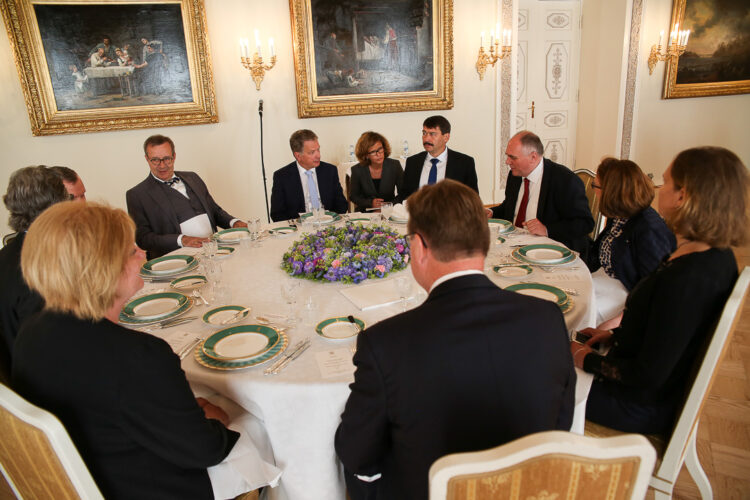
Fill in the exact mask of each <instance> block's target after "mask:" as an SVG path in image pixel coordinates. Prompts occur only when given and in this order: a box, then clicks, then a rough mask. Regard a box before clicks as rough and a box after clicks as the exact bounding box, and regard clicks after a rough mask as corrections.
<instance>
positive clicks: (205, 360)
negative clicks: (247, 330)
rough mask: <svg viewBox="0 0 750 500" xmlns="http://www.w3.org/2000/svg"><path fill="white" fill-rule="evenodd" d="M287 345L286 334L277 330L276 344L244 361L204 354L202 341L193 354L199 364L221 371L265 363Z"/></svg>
mask: <svg viewBox="0 0 750 500" xmlns="http://www.w3.org/2000/svg"><path fill="white" fill-rule="evenodd" d="M259 326H262V325H259ZM287 345H289V338H288V337H287V336H286V334H285V333H284V332H279V341H278V342H277V343H276V345H274V346H273V347H272V348H271V349H269V350H268V351H266V352H264V353H263V354H261V355H259V356H256V357H254V358H250V359H248V360H245V361H220V360H218V359H213V358H211V357H209V356H206V353H205V352H203V346H204V342H202V343H200V344H199V345H198V346H197V347H196V348H195V353H194V355H195V361H196V362H197V363H198V364H199V365H201V366H205V367H206V368H210V369H212V370H222V371H233V370H244V369H245V368H250V367H253V366H257V365H259V364H262V363H266V362H267V361H271V360H272V359H275V358H276V357H278V356H279V355H280V354H281V353H282V352H284V350H285V349H286V347H287Z"/></svg>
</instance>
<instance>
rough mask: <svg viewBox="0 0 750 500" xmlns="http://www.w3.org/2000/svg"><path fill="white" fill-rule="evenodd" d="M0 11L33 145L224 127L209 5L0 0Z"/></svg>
mask: <svg viewBox="0 0 750 500" xmlns="http://www.w3.org/2000/svg"><path fill="white" fill-rule="evenodd" d="M0 10H1V11H2V15H3V20H4V21H5V27H6V29H7V32H8V37H9V38H10V42H11V46H12V49H13V55H14V59H15V62H16V67H17V69H18V75H19V78H20V80H21V88H22V90H23V95H24V99H25V101H26V108H27V110H28V113H29V121H30V122H31V132H32V134H33V135H35V136H41V135H57V134H71V133H81V132H103V131H111V130H126V129H137V128H151V127H167V126H176V125H195V124H203V123H216V122H218V114H217V111H216V97H215V90H214V82H213V73H212V67H211V57H210V53H209V43H208V37H207V34H206V15H205V10H204V5H203V0H157V1H152V2H144V1H143V0H115V1H113V0H98V1H85V0H84V1H81V0H0ZM40 23H41V26H40ZM110 31H112V32H113V33H111V34H110V33H109V32H110ZM157 38H160V39H157ZM126 40H127V41H128V42H130V43H126ZM96 42H98V43H96ZM98 48H102V52H101V53H99V51H98V50H99V49H98ZM113 50H117V51H119V52H116V54H114V53H113ZM94 53H97V55H96V56H95V55H94ZM94 59H96V61H94ZM144 63H145V64H144ZM149 63H150V64H149ZM94 64H96V65H97V66H96V67H94V66H93V65H94ZM99 64H101V65H99ZM118 66H120V67H119V68H118ZM118 92H119V95H118Z"/></svg>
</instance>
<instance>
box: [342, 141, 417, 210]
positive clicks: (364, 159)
mask: <svg viewBox="0 0 750 500" xmlns="http://www.w3.org/2000/svg"><path fill="white" fill-rule="evenodd" d="M354 152H355V154H356V155H357V159H358V160H359V163H358V164H356V165H354V166H353V167H352V179H351V195H350V198H351V201H352V202H353V203H354V205H355V206H356V210H357V212H364V211H365V209H367V208H380V205H381V204H382V203H383V202H393V201H395V200H396V196H397V193H396V190H397V189H398V190H401V182H402V181H403V177H404V169H403V168H401V163H399V161H398V160H394V159H392V158H389V156H390V155H391V145H390V144H389V143H388V139H386V138H385V137H383V136H382V135H380V134H378V133H377V132H365V133H364V134H362V135H361V136H360V137H359V140H358V141H357V146H356V147H355V148H354Z"/></svg>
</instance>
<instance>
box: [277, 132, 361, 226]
mask: <svg viewBox="0 0 750 500" xmlns="http://www.w3.org/2000/svg"><path fill="white" fill-rule="evenodd" d="M289 147H291V148H292V154H294V159H295V161H293V162H292V163H290V164H289V165H287V166H285V167H282V168H280V169H278V170H277V171H276V172H274V173H273V187H272V188H271V219H272V220H274V221H280V220H287V219H295V218H297V217H299V214H300V213H304V212H310V211H311V210H312V209H313V208H320V207H324V208H325V209H326V210H330V211H333V212H336V213H339V214H343V213H345V212H346V209H347V206H346V205H347V203H346V198H344V191H343V190H342V189H341V183H340V182H339V171H338V169H337V168H336V167H335V166H333V165H331V164H330V163H326V162H322V161H320V144H319V143H318V136H317V135H315V132H313V131H312V130H306V129H302V130H297V131H296V132H295V133H293V134H292V136H291V137H290V138H289Z"/></svg>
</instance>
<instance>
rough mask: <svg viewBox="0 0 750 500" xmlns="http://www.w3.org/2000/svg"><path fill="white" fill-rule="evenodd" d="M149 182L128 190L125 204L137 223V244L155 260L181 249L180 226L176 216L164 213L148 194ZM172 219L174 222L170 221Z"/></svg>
mask: <svg viewBox="0 0 750 500" xmlns="http://www.w3.org/2000/svg"><path fill="white" fill-rule="evenodd" d="M147 182H148V179H147V180H146V182H142V183H141V184H139V185H137V186H136V187H134V188H133V189H130V190H128V192H127V193H125V202H126V204H127V207H128V213H129V214H130V217H131V218H132V219H133V221H134V222H135V242H136V243H137V244H138V246H139V247H141V248H142V249H144V250H146V251H147V252H148V254H149V258H154V257H158V256H160V255H164V254H165V253H169V252H171V251H172V250H176V249H177V248H179V245H178V244H177V237H178V236H179V235H180V232H179V231H180V226H179V225H178V224H177V219H176V218H175V216H174V214H173V213H171V211H170V212H167V211H163V209H162V207H160V206H159V204H158V203H156V201H155V200H154V199H153V198H152V197H151V194H149V193H148V185H147ZM170 218H172V219H174V221H169V220H168V219H170ZM167 228H169V229H167Z"/></svg>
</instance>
